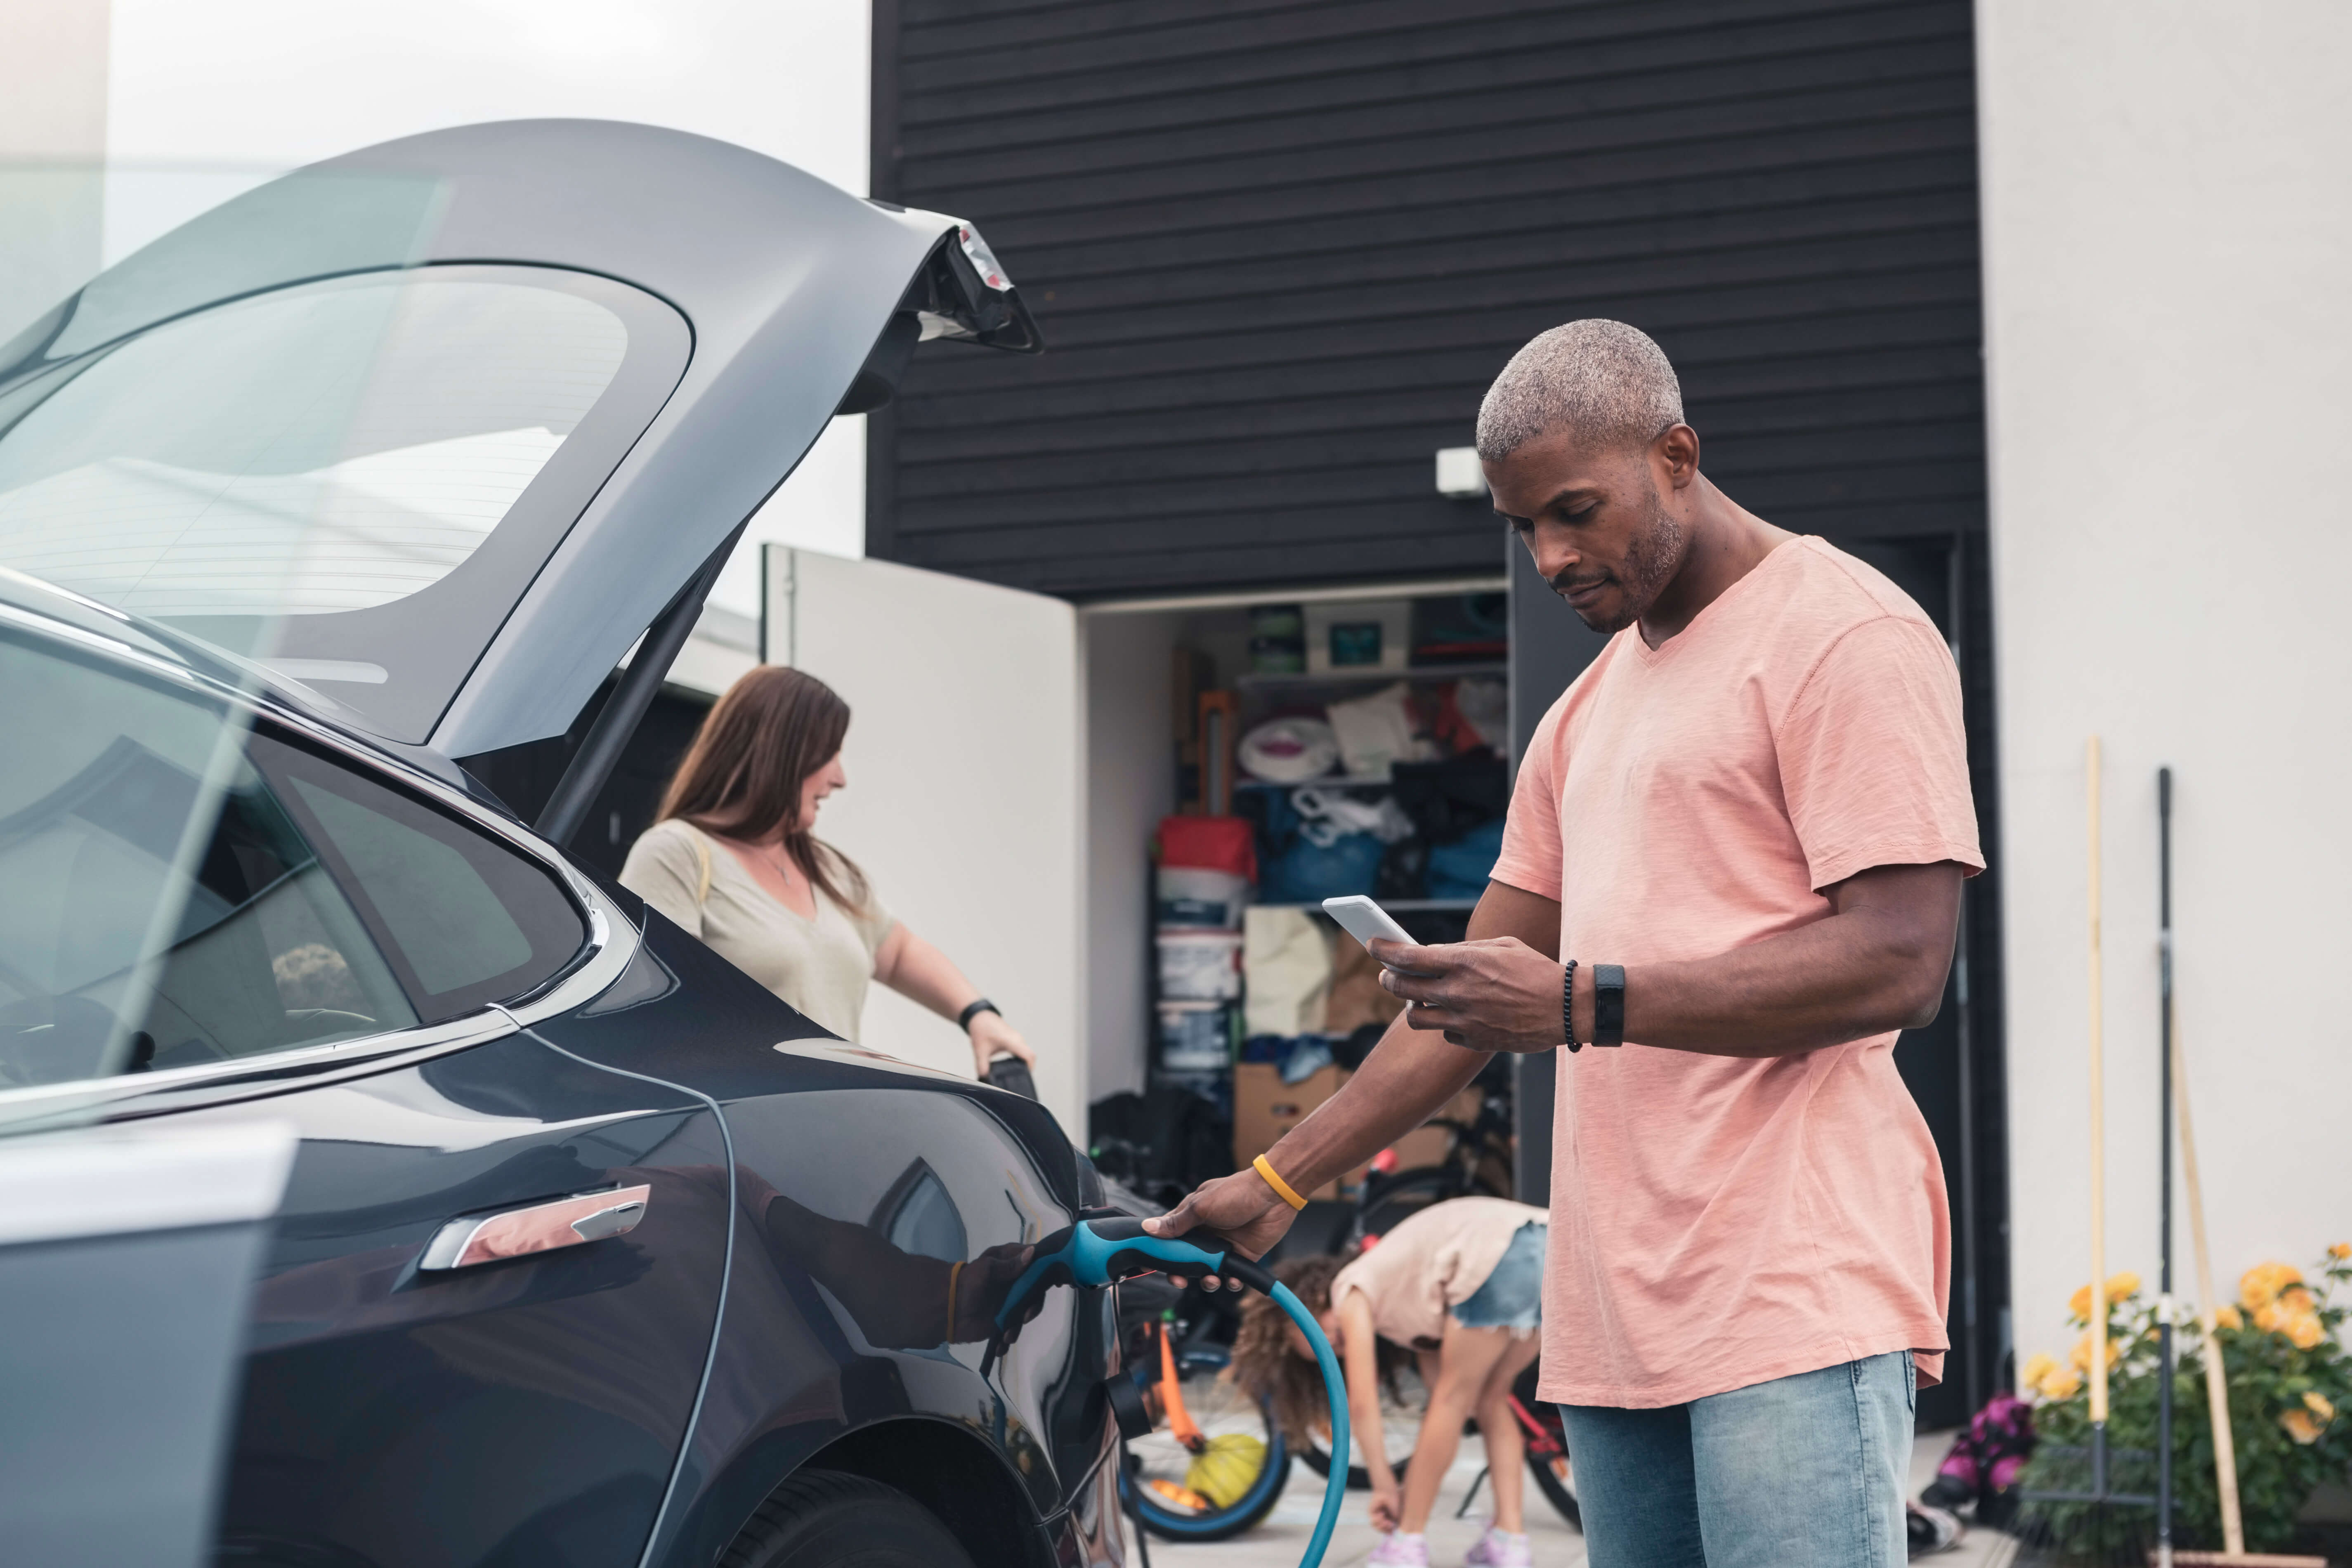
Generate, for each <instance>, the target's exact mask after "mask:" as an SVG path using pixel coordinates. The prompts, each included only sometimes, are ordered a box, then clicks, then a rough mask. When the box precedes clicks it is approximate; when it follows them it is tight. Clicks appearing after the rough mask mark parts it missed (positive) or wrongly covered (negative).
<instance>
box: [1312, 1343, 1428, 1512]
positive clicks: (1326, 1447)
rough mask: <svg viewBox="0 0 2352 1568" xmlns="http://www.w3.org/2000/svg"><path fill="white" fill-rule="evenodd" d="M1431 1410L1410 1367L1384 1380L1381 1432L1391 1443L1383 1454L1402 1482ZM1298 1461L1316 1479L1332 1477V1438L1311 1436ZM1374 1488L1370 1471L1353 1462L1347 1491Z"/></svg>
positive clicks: (1351, 1442)
mask: <svg viewBox="0 0 2352 1568" xmlns="http://www.w3.org/2000/svg"><path fill="white" fill-rule="evenodd" d="M1428 1407H1429V1394H1428V1391H1427V1390H1426V1389H1424V1388H1423V1387H1422V1385H1421V1374H1420V1373H1417V1372H1415V1371H1413V1370H1412V1368H1411V1367H1402V1368H1400V1369H1398V1372H1397V1374H1396V1375H1395V1376H1394V1377H1392V1378H1382V1379H1381V1432H1382V1434H1383V1435H1384V1436H1386V1437H1387V1439H1388V1442H1387V1445H1386V1447H1385V1450H1384V1451H1385V1452H1386V1453H1387V1455H1388V1460H1389V1468H1391V1469H1392V1470H1394V1471H1395V1472H1396V1473H1397V1476H1398V1479H1403V1476H1404V1468H1405V1466H1406V1465H1407V1464H1409V1463H1411V1462H1412V1446H1413V1445H1414V1444H1415V1443H1417V1442H1419V1441H1420V1440H1421V1415H1422V1412H1423V1411H1424V1410H1426V1409H1427V1408H1428ZM1354 1443H1355V1435H1354V1434H1353V1433H1350V1434H1349V1447H1350V1448H1351V1449H1352V1448H1353V1447H1354ZM1298 1457H1299V1458H1302V1459H1304V1460H1306V1461H1307V1468H1308V1469H1310V1470H1313V1471H1314V1472H1315V1473H1316V1474H1317V1475H1318V1476H1328V1475H1329V1474H1330V1473H1331V1435H1330V1434H1329V1433H1328V1432H1310V1433H1309V1434H1307V1441H1306V1443H1305V1444H1304V1445H1303V1446H1302V1447H1300V1449H1299V1451H1298ZM1371 1488H1372V1473H1371V1471H1370V1470H1369V1469H1367V1468H1364V1466H1363V1465H1362V1464H1360V1463H1357V1462H1354V1461H1353V1460H1351V1461H1350V1463H1349V1466H1348V1489H1349V1490H1350V1491H1360V1492H1361V1491H1370V1490H1371Z"/></svg>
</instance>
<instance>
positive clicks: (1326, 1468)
mask: <svg viewBox="0 0 2352 1568" xmlns="http://www.w3.org/2000/svg"><path fill="white" fill-rule="evenodd" d="M1298 1458H1299V1462H1300V1463H1302V1464H1304V1465H1305V1466H1306V1467H1307V1468H1308V1469H1310V1470H1312V1471H1314V1472H1315V1473H1316V1474H1317V1475H1318V1476H1321V1477H1323V1478H1325V1479H1329V1478H1330V1475H1331V1450H1330V1449H1328V1448H1327V1447H1324V1446H1323V1445H1322V1444H1320V1443H1309V1444H1307V1447H1304V1448H1301V1449H1300V1450H1298ZM1410 1464H1412V1455H1411V1454H1407V1455H1406V1456H1405V1457H1404V1458H1402V1459H1398V1460H1395V1461H1393V1462H1391V1464H1390V1466H1389V1468H1391V1469H1392V1470H1394V1471H1395V1472H1396V1478H1397V1479H1398V1480H1400V1481H1402V1479H1404V1469H1405V1467H1406V1466H1407V1465H1410ZM1348 1489H1349V1491H1351V1492H1368V1491H1370V1490H1371V1489H1372V1473H1371V1472H1370V1470H1367V1469H1366V1468H1364V1467H1363V1466H1361V1465H1349V1467H1348Z"/></svg>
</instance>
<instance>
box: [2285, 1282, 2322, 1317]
mask: <svg viewBox="0 0 2352 1568" xmlns="http://www.w3.org/2000/svg"><path fill="white" fill-rule="evenodd" d="M2279 1305H2280V1306H2282V1307H2284V1308H2285V1309H2286V1310H2288V1311H2290V1312H2315V1311H2317V1310H2319V1303H2318V1302H2316V1301H2314V1300H2312V1299H2311V1292H2310V1291H2308V1290H2306V1289H2304V1288H2303V1287H2302V1286H2300V1285H2297V1286H2296V1287H2295V1288H2294V1289H2292V1290H2282V1291H2280V1292H2279Z"/></svg>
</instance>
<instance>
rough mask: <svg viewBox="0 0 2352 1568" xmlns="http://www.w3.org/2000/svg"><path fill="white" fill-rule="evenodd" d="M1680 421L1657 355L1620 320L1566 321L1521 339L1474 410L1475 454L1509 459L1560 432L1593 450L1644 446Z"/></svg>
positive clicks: (1678, 390)
mask: <svg viewBox="0 0 2352 1568" xmlns="http://www.w3.org/2000/svg"><path fill="white" fill-rule="evenodd" d="M1682 420H1683V389H1682V383H1680V382H1679V381H1677V380H1675V367H1674V366H1673V365H1672V364H1670V363H1667V362H1666V355H1665V351H1664V350H1663V349H1661V348H1659V347H1658V345H1657V344H1655V343H1654V342H1651V341H1650V338H1649V335H1648V334H1647V333H1645V332H1643V331H1641V330H1640V329H1639V328H1636V327H1629V326H1627V325H1626V324H1625V323H1624V322H1622V321H1602V320H1601V319H1600V318H1598V317H1595V318H1592V319H1591V320H1589V321H1570V322H1569V323H1568V324H1567V325H1565V326H1559V327H1554V328H1553V329H1552V330H1551V331H1548V332H1542V333H1538V335H1537V336H1535V337H1533V338H1531V339H1529V340H1528V345H1527V346H1526V347H1525V348H1523V349H1521V350H1520V351H1519V352H1518V353H1515V354H1513V355H1512V356H1511V363H1508V364H1507V365H1505V366H1504V367H1503V374H1500V375H1498V376H1496V378H1495V384H1494V385H1492V386H1490V387H1488V388H1487V389H1486V401H1485V402H1484V403H1482V404H1480V405H1478V456H1480V457H1481V458H1486V460H1487V461H1488V462H1490V463H1491V462H1497V461H1500V460H1501V459H1502V458H1507V457H1509V456H1510V455H1511V454H1512V453H1513V452H1514V451H1517V449H1518V448H1519V447H1522V446H1524V445H1526V444H1527V443H1528V442H1529V441H1532V440H1534V439H1535V438H1536V437H1538V436H1540V435H1542V434H1543V433H1544V432H1545V431H1547V430H1551V429H1556V428H1558V427H1559V426H1568V427H1569V428H1570V429H1571V430H1574V431H1575V432H1577V434H1578V436H1579V437H1580V438H1582V439H1586V440H1590V441H1592V442H1593V443H1595V444H1596V445H1604V446H1614V445H1616V444H1618V443H1621V442H1622V443H1628V444H1631V445H1634V446H1641V447H1646V446H1648V445H1649V444H1650V443H1651V442H1653V441H1654V440H1656V439H1657V438H1658V437H1660V436H1663V435H1664V434H1665V433H1666V431H1667V429H1668V428H1669V427H1671V426H1675V425H1679V424H1681V423H1682Z"/></svg>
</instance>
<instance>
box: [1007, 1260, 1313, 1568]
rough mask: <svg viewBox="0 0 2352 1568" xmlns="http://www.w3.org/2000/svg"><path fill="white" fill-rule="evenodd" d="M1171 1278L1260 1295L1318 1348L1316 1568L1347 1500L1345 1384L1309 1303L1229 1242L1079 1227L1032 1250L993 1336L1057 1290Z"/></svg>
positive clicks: (1304, 1564) (1306, 1565)
mask: <svg viewBox="0 0 2352 1568" xmlns="http://www.w3.org/2000/svg"><path fill="white" fill-rule="evenodd" d="M1170 1273H1173V1274H1191V1275H1205V1274H1213V1275H1216V1276H1218V1277H1219V1278H1220V1279H1238V1280H1239V1281H1241V1282H1242V1283H1243V1284H1244V1285H1247V1286H1248V1287H1250V1288H1251V1289H1254V1290H1259V1291H1263V1292H1264V1293H1265V1296H1266V1297H1267V1299H1268V1300H1272V1301H1273V1302H1274V1304H1275V1305H1276V1306H1277V1307H1279V1308H1281V1309H1282V1310H1283V1314H1284V1315H1285V1316H1286V1317H1287V1318H1289V1320H1290V1321H1292V1322H1294V1323H1296V1324H1297V1325H1298V1331H1299V1332H1300V1333H1302V1334H1305V1335H1306V1336H1307V1343H1308V1344H1309V1345H1312V1346H1313V1347H1314V1348H1315V1364H1316V1365H1317V1366H1318V1367H1320V1368H1321V1369H1322V1372H1323V1391H1324V1393H1326V1394H1328V1395H1329V1396H1330V1400H1331V1473H1330V1475H1329V1477H1328V1479H1326V1480H1325V1482H1324V1484H1323V1511H1322V1513H1321V1514H1320V1515H1318V1517H1317V1519H1316V1521H1315V1533H1314V1534H1313V1535H1312V1536H1311V1537H1309V1538H1308V1540H1307V1554H1306V1555H1305V1556H1304V1557H1301V1558H1300V1559H1299V1560H1298V1568H1320V1565H1321V1563H1322V1562H1323V1553H1324V1551H1325V1550H1326V1549H1327V1548H1328V1547H1329V1546H1330V1544H1331V1531H1332V1530H1333V1529H1334V1528H1336V1527H1337V1526H1338V1524H1339V1504H1340V1503H1341V1501H1342V1500H1345V1498H1346V1497H1347V1495H1348V1381H1347V1378H1346V1377H1345V1376H1344V1375H1343V1374H1342V1373H1340V1371H1339V1357H1338V1356H1336V1355H1334V1354H1332V1353H1331V1342H1330V1341H1329V1340H1328V1339H1325V1338H1324V1337H1323V1325H1322V1324H1320V1323H1318V1322H1317V1321H1315V1314H1314V1313H1312V1312H1310V1311H1308V1310H1307V1306H1306V1303H1305V1302H1303V1301H1301V1300H1299V1299H1298V1298H1297V1296H1296V1295H1295V1294H1293V1293H1292V1291H1291V1289H1290V1287H1289V1286H1287V1285H1285V1284H1284V1283H1282V1282H1281V1281H1280V1280H1278V1279H1276V1278H1275V1277H1274V1276H1273V1275H1272V1274H1270V1273H1268V1272H1267V1271H1266V1270H1265V1269H1264V1268H1259V1267H1258V1266H1257V1265H1256V1264H1255V1263H1253V1262H1251V1261H1250V1260H1249V1259H1248V1258H1244V1257H1242V1256H1241V1254H1239V1253H1238V1252H1236V1251H1234V1244H1233V1243H1232V1242H1230V1241H1227V1240H1226V1239H1225V1238H1224V1237H1222V1236H1217V1235H1214V1234H1213V1233H1211V1232H1209V1231H1202V1230H1196V1231H1193V1232H1192V1234H1191V1235H1189V1236H1152V1235H1150V1234H1149V1233H1148V1232H1146V1231H1145V1230H1144V1228H1143V1222H1142V1221H1141V1220H1139V1219H1089V1220H1081V1221H1080V1222H1079V1223H1077V1224H1076V1225H1074V1226H1070V1227H1069V1228H1068V1229H1066V1230H1059V1231H1055V1233H1054V1234H1053V1235H1052V1236H1049V1237H1046V1238H1045V1240H1043V1241H1041V1242H1039V1243H1038V1244H1037V1256H1036V1258H1035V1260H1034V1261H1033V1262H1032V1263H1031V1264H1030V1265H1029V1267H1028V1268H1025V1269H1024V1270H1023V1271H1022V1274H1021V1278H1019V1279H1015V1280H1014V1281H1013V1289H1011V1290H1010V1291H1008V1292H1007V1293H1006V1295H1005V1299H1004V1305H1003V1308H1002V1309H1001V1310H999V1311H998V1312H997V1314H996V1324H997V1328H998V1331H1000V1333H1001V1332H1002V1331H1003V1330H1004V1329H1005V1327H1006V1325H1007V1324H1009V1323H1010V1322H1012V1321H1013V1317H1014V1315H1015V1314H1016V1313H1017V1312H1019V1311H1020V1310H1021V1308H1022V1306H1023V1304H1024V1302H1026V1301H1027V1300H1028V1299H1029V1297H1030V1296H1032V1295H1033V1294H1034V1293H1036V1292H1037V1291H1040V1290H1045V1289H1051V1288H1053V1287H1054V1286H1055V1285H1108V1284H1110V1283H1111V1282H1112V1281H1114V1280H1118V1279H1129V1278H1132V1277H1133V1276H1135V1275H1138V1274H1170Z"/></svg>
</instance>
